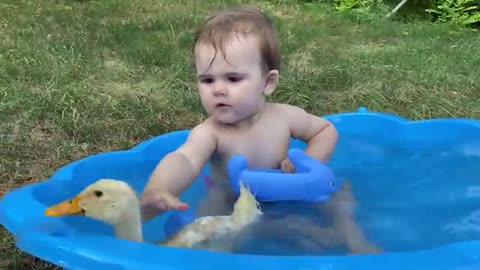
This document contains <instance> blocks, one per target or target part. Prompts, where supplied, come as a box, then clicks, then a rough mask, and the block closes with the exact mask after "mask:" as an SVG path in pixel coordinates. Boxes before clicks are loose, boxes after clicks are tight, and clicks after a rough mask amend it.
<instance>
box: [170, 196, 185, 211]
mask: <svg viewBox="0 0 480 270" xmlns="http://www.w3.org/2000/svg"><path fill="white" fill-rule="evenodd" d="M164 200H165V203H166V206H167V208H168V209H174V210H182V211H183V210H187V209H188V204H186V203H184V202H182V201H180V199H178V197H176V196H173V195H171V194H165V196H164Z"/></svg>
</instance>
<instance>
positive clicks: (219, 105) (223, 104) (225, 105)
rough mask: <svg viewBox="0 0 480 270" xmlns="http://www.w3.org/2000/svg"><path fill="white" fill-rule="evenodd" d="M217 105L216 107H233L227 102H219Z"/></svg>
mask: <svg viewBox="0 0 480 270" xmlns="http://www.w3.org/2000/svg"><path fill="white" fill-rule="evenodd" d="M215 107H216V108H228V107H231V106H230V105H228V104H226V103H218V104H217V105H216V106H215Z"/></svg>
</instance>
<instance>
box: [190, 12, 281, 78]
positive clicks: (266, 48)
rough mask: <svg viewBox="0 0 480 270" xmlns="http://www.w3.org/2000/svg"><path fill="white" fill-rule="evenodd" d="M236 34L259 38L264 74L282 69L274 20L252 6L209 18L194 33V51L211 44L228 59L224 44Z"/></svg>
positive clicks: (217, 13)
mask: <svg viewBox="0 0 480 270" xmlns="http://www.w3.org/2000/svg"><path fill="white" fill-rule="evenodd" d="M237 35H244V36H254V37H255V38H257V40H258V43H259V44H258V45H259V49H260V54H261V56H262V65H263V71H264V72H268V71H270V70H273V69H276V70H279V69H280V52H279V46H278V42H277V34H276V32H275V29H274V27H273V23H272V20H271V19H270V18H269V17H268V16H267V15H266V14H265V13H264V12H262V11H260V10H259V9H257V8H255V7H252V6H244V5H239V6H233V7H229V8H225V9H222V10H220V11H218V12H216V13H215V14H213V15H211V16H210V17H208V18H207V19H206V20H205V21H204V23H203V24H202V25H200V27H199V29H198V30H197V31H196V33H195V40H194V43H193V50H195V47H196V46H197V45H198V44H204V45H211V46H213V48H214V49H215V52H218V51H220V52H221V53H222V55H223V57H224V59H225V57H226V52H225V44H227V43H228V42H229V41H230V40H231V39H232V38H234V37H237ZM215 56H216V54H215ZM213 60H214V59H212V62H213Z"/></svg>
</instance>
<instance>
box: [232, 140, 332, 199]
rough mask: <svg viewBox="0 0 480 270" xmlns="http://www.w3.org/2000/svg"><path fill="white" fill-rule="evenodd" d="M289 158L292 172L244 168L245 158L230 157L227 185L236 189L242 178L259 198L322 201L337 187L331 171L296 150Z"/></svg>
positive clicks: (293, 150)
mask: <svg viewBox="0 0 480 270" xmlns="http://www.w3.org/2000/svg"><path fill="white" fill-rule="evenodd" d="M288 157H289V159H290V161H291V162H292V163H293V165H294V166H295V170H296V171H295V173H293V174H290V173H283V172H282V171H281V170H280V169H278V170H275V169H271V170H265V169H248V168H247V165H248V162H247V160H246V159H245V158H244V157H242V156H234V157H232V158H231V159H230V160H229V162H228V172H229V176H230V184H231V185H232V187H233V189H234V191H236V192H237V194H238V192H239V189H240V186H239V181H240V180H242V181H243V182H244V183H245V184H246V185H247V186H248V187H249V188H250V190H251V191H252V192H253V194H255V196H256V197H257V198H258V200H260V201H309V202H319V201H326V200H328V198H329V197H330V195H331V194H332V193H334V192H335V191H337V190H338V188H339V187H341V183H340V179H335V178H334V175H333V172H332V170H331V169H330V168H329V167H328V166H327V165H325V164H323V163H321V162H320V161H317V160H315V159H314V158H312V157H310V156H308V155H307V154H306V153H305V152H304V151H302V150H300V149H296V148H294V149H290V151H289V152H288Z"/></svg>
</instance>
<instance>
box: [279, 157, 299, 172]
mask: <svg viewBox="0 0 480 270" xmlns="http://www.w3.org/2000/svg"><path fill="white" fill-rule="evenodd" d="M280 168H281V169H282V171H283V172H286V173H294V172H295V166H293V163H292V162H291V161H290V159H288V158H285V159H284V160H282V163H280Z"/></svg>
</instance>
